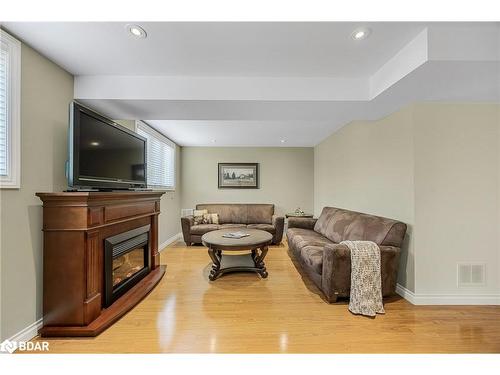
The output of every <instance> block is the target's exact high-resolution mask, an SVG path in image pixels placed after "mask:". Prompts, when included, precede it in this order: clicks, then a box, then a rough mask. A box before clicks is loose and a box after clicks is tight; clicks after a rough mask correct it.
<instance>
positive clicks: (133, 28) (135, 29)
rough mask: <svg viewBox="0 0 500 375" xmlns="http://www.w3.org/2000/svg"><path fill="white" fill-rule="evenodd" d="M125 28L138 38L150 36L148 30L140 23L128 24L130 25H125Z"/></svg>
mask: <svg viewBox="0 0 500 375" xmlns="http://www.w3.org/2000/svg"><path fill="white" fill-rule="evenodd" d="M125 28H126V29H127V30H128V32H129V33H130V34H132V35H133V36H135V37H136V38H141V39H144V38H146V37H147V36H148V34H147V33H146V30H144V29H143V28H142V27H140V26H139V25H132V24H128V25H126V26H125Z"/></svg>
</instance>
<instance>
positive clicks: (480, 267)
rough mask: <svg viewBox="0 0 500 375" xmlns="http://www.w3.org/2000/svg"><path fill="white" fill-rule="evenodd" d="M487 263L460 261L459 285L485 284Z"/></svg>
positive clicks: (458, 270)
mask: <svg viewBox="0 0 500 375" xmlns="http://www.w3.org/2000/svg"><path fill="white" fill-rule="evenodd" d="M485 270H486V264H485V263H458V264H457V281H458V287H459V288H460V287H468V286H482V285H484V284H485Z"/></svg>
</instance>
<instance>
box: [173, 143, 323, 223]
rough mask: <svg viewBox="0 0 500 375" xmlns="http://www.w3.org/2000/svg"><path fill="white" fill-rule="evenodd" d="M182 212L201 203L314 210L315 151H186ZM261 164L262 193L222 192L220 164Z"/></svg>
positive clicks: (182, 180) (256, 191) (287, 209)
mask: <svg viewBox="0 0 500 375" xmlns="http://www.w3.org/2000/svg"><path fill="white" fill-rule="evenodd" d="M181 155H182V156H181V157H182V162H181V165H182V178H181V185H182V208H194V206H195V205H196V204H197V203H219V202H221V203H238V202H240V203H273V204H275V206H276V207H275V210H276V213H279V214H284V213H285V212H289V211H291V210H294V209H295V208H297V207H300V208H302V209H303V210H304V211H307V212H312V209H313V169H314V167H313V162H314V160H313V149H312V148H300V147H297V148H293V147H241V148H239V147H238V148H235V147H183V148H182V152H181ZM221 162H248V163H253V162H255V163H259V164H260V165H259V170H260V177H259V179H260V189H242V190H240V189H218V187H217V173H218V172H217V171H218V169H217V164H218V163H221Z"/></svg>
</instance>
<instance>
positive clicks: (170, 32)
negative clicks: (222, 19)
mask: <svg viewBox="0 0 500 375" xmlns="http://www.w3.org/2000/svg"><path fill="white" fill-rule="evenodd" d="M124 26H125V23H6V24H4V27H5V28H6V29H7V30H9V31H11V32H12V33H14V34H15V35H16V36H18V37H20V38H21V39H23V40H24V41H26V42H27V43H28V44H30V45H31V46H33V47H34V48H35V49H37V50H38V51H40V52H41V53H43V54H44V55H46V56H48V57H49V58H50V59H52V60H53V61H55V62H56V63H57V64H59V65H61V66H63V67H64V68H65V69H66V70H68V71H69V72H71V73H73V74H74V75H75V98H76V99H78V100H79V101H81V102H83V103H84V104H86V105H88V106H90V107H92V108H95V109H96V110H98V111H100V112H102V113H104V114H105V115H107V116H109V117H111V118H116V119H141V120H145V121H147V122H148V123H149V124H151V125H152V126H154V127H155V128H156V129H158V130H159V131H160V132H162V133H163V134H165V135H166V136H168V137H169V138H171V139H172V140H174V141H175V142H177V143H178V144H180V145H182V146H186V145H187V146H314V145H316V144H318V143H319V142H321V140H323V139H324V138H325V137H327V136H328V135H330V134H331V133H332V132H334V131H335V130H337V129H339V128H340V127H342V126H343V125H345V124H347V123H349V122H351V121H354V120H375V119H378V118H380V117H382V116H385V115H388V114H389V113H391V112H393V111H396V110H398V109H399V108H401V107H402V106H404V105H407V104H409V103H412V102H415V101H437V100H444V101H471V100H472V101H499V100H500V65H499V60H500V33H499V25H498V23H474V24H472V23H444V24H422V23H418V24H417V23H371V24H366V23H363V24H358V23H141V26H143V27H144V28H145V29H146V30H147V32H148V38H146V39H133V38H131V37H130V36H129V35H128V34H127V32H126V31H125V28H124ZM359 26H365V27H367V26H368V27H370V28H371V29H372V34H371V36H370V37H369V38H368V39H366V40H363V41H354V40H352V39H351V38H350V34H351V33H352V31H353V30H354V29H356V28H357V27H359ZM214 140H215V142H214ZM281 140H285V142H284V143H282V142H281Z"/></svg>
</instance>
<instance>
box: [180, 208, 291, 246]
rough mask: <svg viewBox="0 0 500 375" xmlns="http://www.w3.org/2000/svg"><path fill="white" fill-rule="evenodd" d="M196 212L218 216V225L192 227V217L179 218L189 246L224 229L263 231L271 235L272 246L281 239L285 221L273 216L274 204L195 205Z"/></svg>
mask: <svg viewBox="0 0 500 375" xmlns="http://www.w3.org/2000/svg"><path fill="white" fill-rule="evenodd" d="M196 209H197V210H205V209H206V210H208V213H215V214H218V215H219V224H199V225H194V218H193V216H186V217H183V218H181V224H182V234H183V236H184V242H185V243H186V245H188V246H190V245H191V244H193V243H201V237H202V236H203V235H204V234H205V233H207V232H210V231H213V230H217V229H226V228H235V230H238V228H240V229H241V228H253V229H261V230H265V231H267V232H269V233H271V234H272V235H273V242H272V243H273V244H274V245H276V244H279V243H280V242H281V240H282V238H283V228H284V225H285V219H284V218H283V217H281V216H277V215H275V214H274V204H240V203H216V204H197V205H196Z"/></svg>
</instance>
